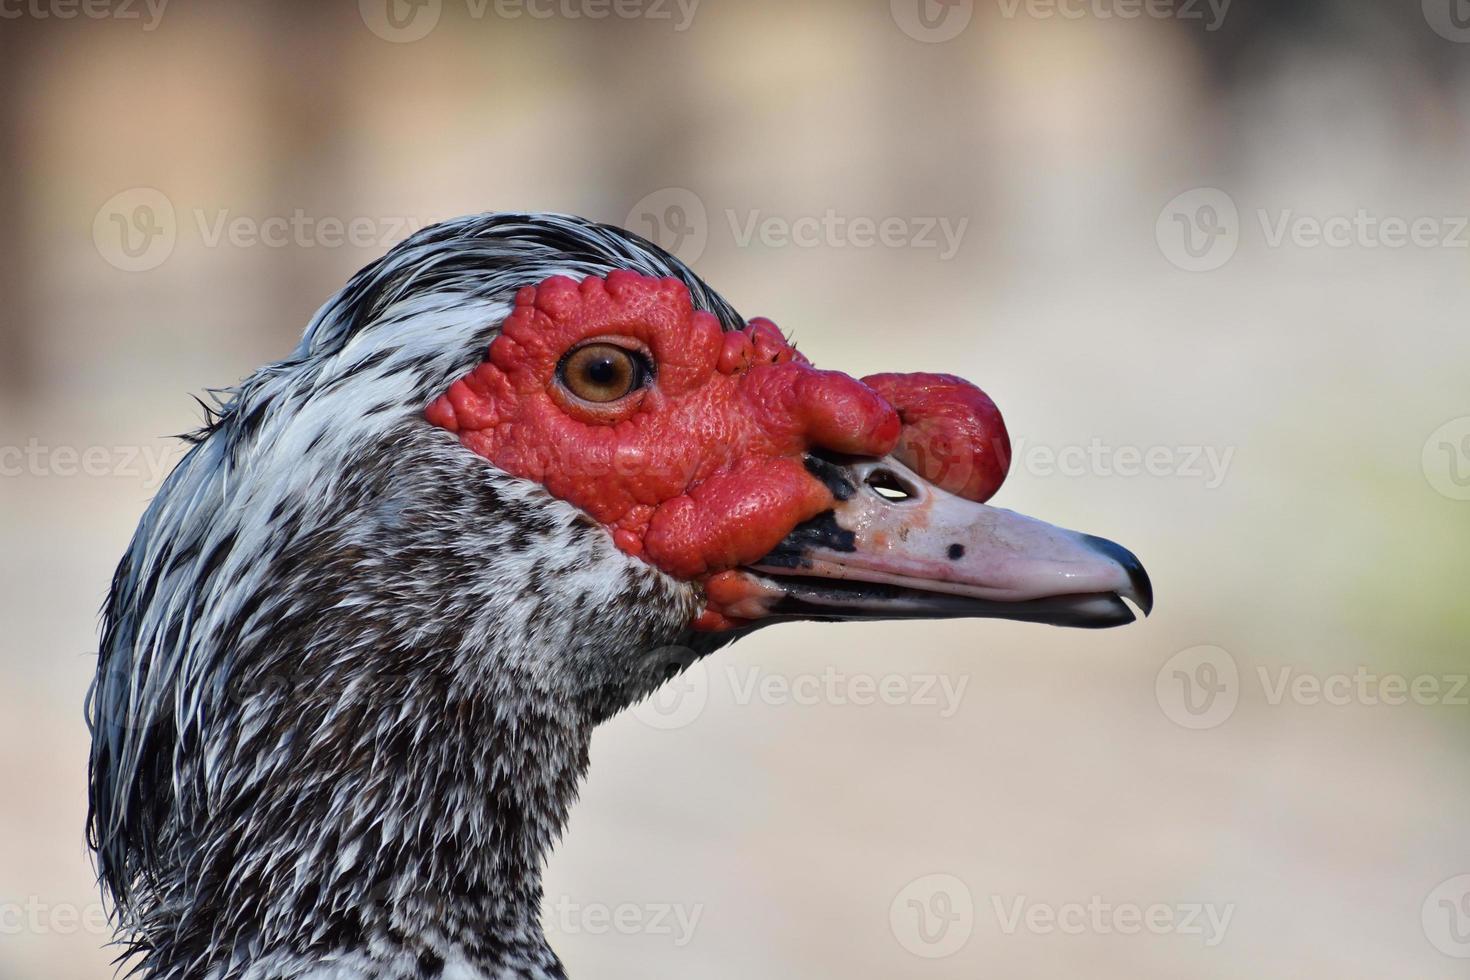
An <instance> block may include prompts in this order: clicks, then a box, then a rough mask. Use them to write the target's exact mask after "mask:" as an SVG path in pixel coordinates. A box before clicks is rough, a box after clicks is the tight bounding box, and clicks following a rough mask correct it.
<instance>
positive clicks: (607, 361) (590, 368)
mask: <svg viewBox="0 0 1470 980" xmlns="http://www.w3.org/2000/svg"><path fill="white" fill-rule="evenodd" d="M617 377H618V366H617V365H616V364H614V363H613V361H612V358H610V357H599V358H598V359H597V360H595V361H593V362H592V363H591V364H589V365H587V380H589V381H591V382H592V383H593V384H597V385H610V384H612V383H613V382H614V381H616V380H617Z"/></svg>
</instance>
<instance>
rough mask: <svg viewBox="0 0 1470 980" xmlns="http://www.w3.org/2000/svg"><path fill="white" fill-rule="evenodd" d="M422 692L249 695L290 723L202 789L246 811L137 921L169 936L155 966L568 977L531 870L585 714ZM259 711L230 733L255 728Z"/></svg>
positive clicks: (408, 687)
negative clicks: (162, 914) (165, 918)
mask: <svg viewBox="0 0 1470 980" xmlns="http://www.w3.org/2000/svg"><path fill="white" fill-rule="evenodd" d="M328 686H330V685H328ZM420 688H421V684H420V683H418V682H417V681H415V679H414V678H404V680H403V682H402V685H401V686H400V687H398V688H397V689H391V690H387V691H385V690H384V689H383V687H382V679H381V678H379V680H378V681H377V682H376V683H375V694H374V696H372V697H361V698H356V697H352V696H350V695H346V694H344V693H343V692H340V691H336V692H332V693H331V694H330V696H329V695H328V694H327V693H326V691H324V690H323V685H322V684H321V683H320V681H319V679H318V678H315V677H314V678H313V685H312V689H311V693H310V694H305V695H303V692H300V691H297V692H295V696H291V695H290V694H289V693H288V692H285V691H280V692H271V693H266V692H261V693H259V694H258V695H257V698H270V699H274V700H276V702H277V703H276V705H275V708H274V710H272V711H271V712H270V713H271V714H272V715H274V716H275V717H277V718H278V719H284V720H288V724H287V726H286V727H285V730H284V737H280V736H281V735H282V734H283V733H282V730H281V729H277V731H276V737H274V742H275V744H276V745H277V746H280V747H281V748H280V749H279V751H278V753H275V754H270V755H267V756H266V757H265V759H264V761H260V760H261V756H260V755H259V754H258V753H254V752H250V751H249V749H248V748H247V746H246V745H245V744H239V745H237V746H235V747H234V751H238V752H241V753H242V754H243V756H244V757H246V758H249V759H251V760H252V764H249V765H239V766H234V767H232V768H231V769H230V770H229V771H232V772H235V773H239V774H240V776H239V778H231V779H225V780H222V781H220V784H219V785H217V786H215V787H213V789H214V796H215V799H216V800H217V801H218V808H217V809H215V814H216V815H218V814H221V813H224V814H230V813H234V814H240V819H239V820H238V821H235V822H231V821H223V820H219V819H214V820H212V821H210V822H209V823H208V824H207V825H206V826H204V827H201V830H202V831H203V839H196V840H193V841H191V842H190V844H189V846H188V848H187V851H188V853H189V855H190V859H189V860H187V861H185V862H183V863H182V864H181V865H180V866H179V867H178V869H177V870H178V872H179V873H178V875H177V881H178V882H179V883H178V885H177V886H176V893H177V894H178V896H179V897H180V898H181V899H182V901H181V902H180V903H179V904H178V905H173V906H172V907H171V908H170V905H169V904H167V903H166V904H165V905H163V906H161V907H160V908H161V909H170V911H172V912H174V913H176V914H174V915H173V916H172V918H173V921H172V922H169V923H164V924H163V925H166V926H167V928H166V929H159V928H156V927H155V928H152V929H148V930H147V932H148V933H149V934H150V935H153V936H159V935H167V936H169V937H170V940H169V941H168V942H166V943H163V944H159V945H158V946H156V947H155V949H154V950H153V955H152V956H150V959H152V960H153V965H154V967H155V970H154V973H153V975H154V976H156V977H168V978H173V977H185V976H188V977H194V976H209V977H210V978H211V980H215V978H218V980H233V978H235V977H240V978H242V980H246V978H248V980H257V978H260V980H265V978H274V977H277V976H280V977H283V978H284V977H294V976H296V975H297V973H296V972H295V971H296V970H297V969H304V968H305V967H307V966H311V965H317V964H324V963H328V962H330V963H335V964H339V965H340V966H341V967H346V968H347V969H349V970H350V969H356V970H357V971H359V972H358V973H352V972H340V973H334V974H332V975H333V976H341V977H349V976H352V977H356V976H358V975H359V974H360V975H362V976H364V977H366V976H371V977H384V978H397V977H400V976H401V977H405V978H408V977H413V978H423V977H434V976H438V975H439V972H436V971H444V970H446V969H448V967H449V966H454V967H455V968H456V969H457V971H458V972H455V970H450V971H449V974H448V975H452V976H467V977H487V978H488V977H497V978H501V977H503V978H512V977H515V978H519V977H535V978H555V977H560V976H562V973H561V967H560V965H559V964H558V962H557V959H556V956H555V955H554V954H553V953H552V952H551V950H550V949H549V947H548V946H547V944H546V941H545V939H544V936H543V934H542V930H541V926H540V905H541V894H542V887H541V869H542V864H543V860H544V857H545V855H546V853H547V851H548V850H549V849H550V847H551V846H552V844H553V843H554V841H555V840H556V839H557V837H558V836H559V835H560V833H561V831H562V828H563V826H564V824H565V821H566V818H567V813H568V810H569V808H570V806H571V804H572V802H573V800H574V798H575V796H576V791H577V784H578V781H579V779H580V778H581V776H582V775H583V773H585V771H586V768H587V761H588V745H589V741H590V734H591V727H592V726H591V723H590V722H588V721H587V720H586V719H585V718H584V717H583V715H582V712H581V710H580V709H571V708H560V707H558V706H556V705H552V704H549V703H538V702H535V701H530V700H524V699H522V700H515V701H512V700H505V699H502V700H499V701H496V702H487V701H486V700H485V699H484V698H483V697H482V696H457V695H456V693H455V692H453V691H442V690H423V689H420ZM364 693H365V692H364ZM466 694H467V692H466ZM318 696H320V699H318ZM257 698H252V699H251V701H252V702H254V701H256V700H257ZM261 710H262V707H261V706H260V705H258V704H254V705H253V706H252V709H251V710H247V711H245V712H244V716H243V717H242V718H241V719H239V722H238V727H236V726H230V727H231V728H235V730H239V731H243V732H249V731H250V730H251V728H252V726H251V724H250V720H249V719H250V718H251V717H254V716H257V715H258V713H259V712H260V711H261ZM425 718H434V719H436V720H437V721H436V723H435V724H432V725H428V724H422V723H421V721H422V719H425ZM396 719H403V721H402V722H401V723H398V722H396ZM248 741H250V740H249V739H245V740H243V742H248ZM324 773H332V774H333V775H332V777H331V778H323V774H324ZM180 850H181V852H182V851H183V850H184V849H182V848H181V849H180ZM159 924H160V923H155V926H157V925H159ZM242 952H243V953H244V954H245V955H244V956H243V957H242V956H241V954H242ZM242 959H243V960H245V961H246V963H247V965H248V969H243V970H241V971H240V972H231V970H230V968H229V966H228V965H227V964H228V962H229V961H231V960H233V961H235V962H240V961H241V960H242ZM211 969H213V970H217V971H219V972H209V970H211ZM308 972H309V971H308Z"/></svg>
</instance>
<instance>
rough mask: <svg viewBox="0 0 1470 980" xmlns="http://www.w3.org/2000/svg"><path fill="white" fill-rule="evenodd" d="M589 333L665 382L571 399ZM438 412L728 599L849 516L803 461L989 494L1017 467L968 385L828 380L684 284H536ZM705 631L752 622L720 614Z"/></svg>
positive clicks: (769, 329) (770, 328)
mask: <svg viewBox="0 0 1470 980" xmlns="http://www.w3.org/2000/svg"><path fill="white" fill-rule="evenodd" d="M589 340H599V341H607V342H611V343H621V344H623V345H624V346H628V347H636V348H639V349H641V350H642V351H644V352H646V353H647V355H648V356H649V357H650V359H651V360H652V362H653V363H654V365H655V377H654V380H653V381H652V382H651V383H650V384H649V385H648V386H646V387H645V388H642V389H639V390H637V391H635V392H633V393H631V394H630V395H628V396H627V397H625V398H623V399H620V400H618V401H616V402H612V403H606V404H600V405H592V404H589V403H586V402H583V401H582V400H580V399H578V398H576V397H575V396H574V395H572V394H571V393H569V392H567V391H565V390H562V389H561V388H560V387H559V382H558V380H557V378H556V371H557V365H558V363H559V362H560V360H561V359H562V357H563V356H565V354H566V353H567V352H568V351H570V350H571V349H573V348H574V347H576V346H578V345H579V344H582V343H584V342H587V341H589ZM425 416H426V418H427V419H428V420H429V421H430V422H432V423H433V424H435V425H438V426H440V427H442V428H445V429H448V430H449V431H450V432H453V433H455V434H456V435H457V436H458V437H459V440H460V442H462V443H463V444H464V445H465V446H466V447H468V448H469V449H471V450H473V451H474V452H476V453H478V454H480V455H481V456H483V457H485V458H486V459H488V460H490V461H491V462H493V463H494V464H495V465H496V466H498V467H500V468H501V469H503V470H505V471H506V472H508V473H511V474H514V475H516V476H519V477H523V478H525V479H530V480H536V481H537V482H539V483H541V484H542V485H543V486H545V487H546V489H547V490H548V491H549V492H550V493H551V494H552V495H553V496H555V497H558V498H560V499H562V500H565V501H567V502H569V503H571V504H574V505H576V506H577V507H579V508H581V509H582V510H583V511H585V512H586V513H587V514H589V515H591V516H592V517H593V518H595V519H596V520H598V521H600V522H601V523H602V524H604V525H605V526H606V527H607V528H608V530H609V531H610V532H611V534H612V536H613V540H614V542H616V544H617V546H618V547H619V548H621V549H622V550H623V551H625V552H627V553H629V554H632V555H636V556H638V557H640V558H642V559H644V560H645V561H648V562H650V563H652V564H653V565H655V566H657V567H658V568H660V569H662V570H663V571H665V572H667V573H668V574H670V575H674V576H676V577H678V578H682V579H686V580H699V581H702V582H705V583H707V585H708V587H709V588H711V589H713V590H714V592H718V591H720V589H724V588H736V589H738V588H739V585H738V583H737V582H735V581H734V580H730V581H726V579H727V578H728V577H727V576H724V575H721V573H722V572H725V571H727V570H729V569H733V568H736V567H737V566H740V565H746V564H749V563H751V562H754V561H756V560H757V559H759V558H761V557H763V556H764V555H765V554H767V553H768V552H769V551H770V550H771V549H772V548H774V547H775V546H776V545H777V544H778V543H779V542H780V541H781V539H782V538H784V537H785V536H786V534H787V533H788V532H789V531H790V530H791V529H792V528H793V527H795V526H796V525H797V524H799V523H801V522H802V521H804V520H807V519H808V518H811V517H814V516H816V515H817V514H820V513H822V512H823V511H825V510H827V509H829V508H830V507H832V505H833V503H834V501H833V499H832V495H831V493H830V491H828V489H827V488H826V486H825V485H824V484H822V483H821V481H819V480H817V479H815V478H814V477H812V476H811V475H810V474H809V473H808V472H807V470H806V468H805V466H804V465H803V462H802V456H803V455H804V454H805V453H807V452H808V451H811V450H827V451H830V452H834V453H842V454H847V455H853V456H869V457H880V456H884V455H887V454H888V453H890V452H893V453H896V454H897V455H898V456H899V458H900V459H902V460H904V461H905V462H906V463H907V464H908V465H910V466H911V467H912V468H914V469H915V470H916V471H917V472H919V473H920V474H921V475H923V476H926V477H928V478H930V479H933V480H934V481H935V482H936V483H938V484H939V485H940V486H943V487H945V488H946V489H950V490H951V491H953V492H956V493H962V494H963V495H964V496H967V497H971V498H972V499H976V500H982V499H984V498H985V497H987V496H989V495H990V494H991V493H993V492H994V490H995V488H996V487H998V486H999V485H1000V480H1002V479H1004V477H1005V469H1006V466H1007V465H1008V463H1009V456H1010V445H1009V442H1008V441H1006V437H1005V427H1004V424H1003V423H1002V422H1001V420H1000V414H999V412H997V411H996V410H995V406H994V404H993V403H991V401H990V399H989V398H987V397H986V396H985V394H984V392H982V391H980V389H978V388H976V387H974V386H973V385H971V384H969V383H968V382H965V381H963V380H961V379H959V378H953V377H949V376H947V375H887V374H885V375H875V376H874V377H872V378H868V379H864V381H858V380H855V379H854V378H852V377H849V376H848V375H846V374H841V373H839V372H836V371H819V370H817V369H816V368H814V367H812V366H811V364H810V363H809V362H808V361H807V359H806V358H805V357H803V356H802V355H801V354H800V353H798V352H797V350H796V349H795V348H794V347H792V346H791V345H790V344H789V343H788V342H787V340H786V339H785V337H784V336H782V334H781V331H780V330H779V329H778V328H777V327H776V325H775V324H774V323H772V322H771V321H770V320H766V319H761V318H757V319H753V320H751V321H750V322H749V324H748V325H747V326H746V328H745V329H744V330H739V331H729V332H724V331H722V330H721V328H720V324H719V322H718V321H717V320H716V319H715V317H713V316H712V315H710V314H709V313H705V312H703V311H698V310H695V309H694V308H693V305H692V303H691V301H690V297H689V291H688V289H687V288H686V287H685V286H684V284H683V283H681V282H679V281H678V280H676V279H654V278H650V277H648V276H643V275H639V274H637V273H634V272H626V271H619V272H613V273H611V274H609V275H608V276H607V277H606V278H605V279H601V278H588V279H584V280H582V281H581V282H576V281H574V280H572V279H568V278H566V277H563V276H556V277H553V278H551V279H547V280H546V281H544V282H542V283H540V284H539V285H536V286H527V287H526V288H524V289H522V290H521V291H520V292H519V293H517V294H516V299H515V309H514V310H513V311H512V313H511V314H510V316H509V317H507V318H506V320H505V323H504V324H503V326H502V328H501V332H500V335H499V336H498V337H496V339H495V340H494V341H493V342H492V343H491V344H490V349H489V351H488V352H487V355H486V359H485V361H484V362H483V363H481V364H480V365H478V366H477V367H475V369H474V370H472V371H471V372H470V373H469V374H467V375H465V376H464V377H463V378H460V379H459V380H458V381H456V382H454V384H452V385H451V386H450V387H449V389H448V390H447V391H446V392H445V393H444V394H443V395H441V396H440V397H439V398H437V399H435V400H434V402H433V403H432V404H430V405H429V407H428V408H427V409H426V410H425ZM711 595H712V596H713V592H712V593H711ZM715 605H718V603H717V602H712V606H715ZM694 625H696V626H697V627H699V628H704V629H724V628H728V627H730V626H731V625H734V624H733V623H732V622H731V621H730V620H727V619H725V618H724V617H723V616H722V615H720V614H719V613H718V612H716V611H715V610H714V608H711V609H707V610H705V611H704V612H703V613H701V615H700V616H699V618H698V619H697V620H696V621H695V624H694Z"/></svg>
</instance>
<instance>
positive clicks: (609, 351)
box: [557, 342, 652, 403]
mask: <svg viewBox="0 0 1470 980" xmlns="http://www.w3.org/2000/svg"><path fill="white" fill-rule="evenodd" d="M651 370H652V369H651V368H650V366H649V365H648V363H647V360H646V358H645V357H644V355H642V354H640V353H638V352H636V351H632V350H629V349H627V348H626V347H623V346H622V345H621V344H613V343H607V342H593V343H589V344H585V345H583V346H581V347H578V348H575V349H573V350H572V351H571V352H570V353H568V354H567V355H566V357H564V358H563V359H562V362H561V365H560V367H559V369H558V371H557V382H558V383H559V384H560V386H561V387H562V388H563V389H565V390H566V391H567V392H569V393H570V394H572V395H574V396H576V397H577V398H580V399H581V400H583V401H587V402H596V403H606V402H615V401H617V400H619V399H620V398H624V397H626V396H627V395H629V394H631V393H632V392H633V391H634V390H636V389H638V388H641V387H643V385H644V384H646V383H647V379H648V377H649V375H650V374H651Z"/></svg>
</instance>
